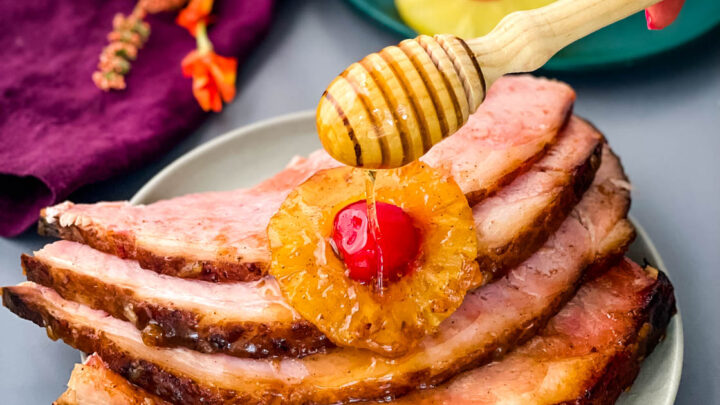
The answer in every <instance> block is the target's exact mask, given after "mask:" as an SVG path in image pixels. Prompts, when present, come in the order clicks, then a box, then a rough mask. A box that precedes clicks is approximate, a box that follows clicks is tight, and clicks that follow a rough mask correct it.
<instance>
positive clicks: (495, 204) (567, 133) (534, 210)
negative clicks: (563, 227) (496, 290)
mask: <svg viewBox="0 0 720 405" xmlns="http://www.w3.org/2000/svg"><path fill="white" fill-rule="evenodd" d="M601 152H602V135H600V133H599V132H598V131H597V130H595V128H594V127H593V126H592V125H590V124H588V123H587V122H585V121H583V120H582V119H580V118H578V117H575V116H573V117H571V118H570V121H569V122H568V125H567V127H566V128H565V129H564V130H563V131H562V132H561V134H560V136H559V137H558V140H557V143H556V144H555V145H554V146H553V147H551V148H550V149H548V152H547V154H545V156H544V157H543V158H542V159H540V160H539V161H538V162H537V163H535V164H533V165H532V166H531V167H530V169H529V170H528V171H527V172H525V173H523V174H522V175H520V176H518V177H517V178H516V179H515V180H514V181H513V182H512V183H510V184H509V185H507V186H506V187H503V188H502V189H500V190H499V191H498V192H497V193H496V194H494V195H493V196H492V197H489V198H486V199H484V200H483V201H481V202H480V203H478V204H475V206H473V217H474V218H475V229H476V231H477V234H478V262H479V263H480V270H481V271H482V272H483V273H485V274H484V278H485V279H487V280H493V279H495V278H497V277H498V276H501V275H502V274H504V271H505V270H507V269H509V268H511V267H514V266H516V265H518V264H520V263H521V262H522V261H523V260H525V259H527V258H528V256H530V255H531V254H532V253H533V252H535V251H536V250H537V249H538V248H539V247H540V246H542V244H543V243H544V242H545V240H547V238H548V236H549V235H550V234H551V233H552V232H554V231H555V230H556V229H557V228H558V227H559V226H560V224H561V223H562V222H563V221H564V220H565V217H566V216H567V214H568V213H569V212H570V211H571V210H572V208H573V207H574V206H575V205H576V204H577V203H578V201H580V198H581V197H582V195H583V193H584V192H585V190H587V187H588V186H589V185H590V183H592V180H593V178H594V176H595V172H596V170H597V168H598V166H599V165H600V161H601Z"/></svg>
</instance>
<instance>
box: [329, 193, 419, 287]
mask: <svg viewBox="0 0 720 405" xmlns="http://www.w3.org/2000/svg"><path fill="white" fill-rule="evenodd" d="M375 206H376V208H375V210H376V212H377V218H378V228H379V232H376V233H377V235H376V236H377V239H376V238H373V235H372V234H371V232H370V228H369V221H368V215H367V203H366V202H365V200H360V201H357V202H355V203H352V204H350V205H348V206H347V207H345V208H343V209H342V210H340V212H338V213H337V215H336V216H335V222H334V224H333V234H332V240H333V242H334V243H335V247H336V248H337V250H338V253H340V255H341V256H342V258H343V260H344V261H345V266H346V267H347V269H348V275H349V276H350V278H352V279H353V280H356V281H359V282H362V283H366V282H369V281H371V280H373V279H377V278H378V274H379V271H380V268H382V274H383V279H386V280H397V279H398V278H400V277H402V276H403V275H405V274H406V273H407V272H408V270H409V266H408V265H409V263H410V262H412V261H413V260H414V259H415V257H416V256H417V254H418V246H419V239H420V238H419V234H418V230H417V229H416V228H415V227H414V226H413V223H412V218H410V216H409V215H408V214H406V213H405V211H403V210H402V208H400V207H398V206H395V205H392V204H388V203H383V202H378V203H376V205H375ZM378 241H379V242H378Z"/></svg>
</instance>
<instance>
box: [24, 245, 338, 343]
mask: <svg viewBox="0 0 720 405" xmlns="http://www.w3.org/2000/svg"><path fill="white" fill-rule="evenodd" d="M22 264H23V269H24V271H25V274H26V275H27V278H28V280H30V281H35V282H37V283H40V284H42V285H45V286H48V287H52V288H53V289H55V291H57V292H58V293H59V294H60V295H61V296H63V297H64V298H65V299H69V300H73V301H77V302H81V303H84V304H86V305H89V306H91V307H93V308H96V309H102V310H104V311H106V312H108V313H110V314H111V315H112V316H114V317H116V318H119V319H124V320H126V321H129V322H132V323H133V324H134V325H135V326H136V327H137V328H138V329H139V330H140V331H141V332H142V339H143V341H144V342H145V344H149V345H161V346H185V347H189V348H191V349H193V350H197V351H200V352H204V353H214V352H225V353H228V354H231V355H234V356H239V357H274V356H294V357H298V356H304V355H307V354H311V353H316V352H318V351H321V350H322V349H324V348H325V347H327V346H331V344H330V342H329V341H328V339H327V338H326V337H325V336H324V335H323V334H322V333H320V331H319V330H317V328H315V327H314V326H313V325H312V324H311V323H309V322H307V321H305V320H304V319H302V318H301V317H300V315H299V314H298V313H297V312H296V311H295V310H293V309H292V307H291V306H290V305H289V304H288V303H287V302H286V301H285V299H284V298H283V297H282V295H281V293H280V289H279V286H278V285H277V282H276V281H275V279H273V278H265V279H262V280H259V281H248V282H243V283H212V282H208V281H201V280H186V279H182V278H178V277H172V276H167V275H163V274H157V273H155V272H152V271H149V270H144V269H142V268H140V266H139V265H138V263H137V262H136V261H133V260H123V259H120V258H118V257H116V256H112V255H109V254H107V253H102V252H100V251H98V250H95V249H93V248H91V247H89V246H87V245H83V244H80V243H76V242H70V241H59V242H55V243H52V244H49V245H47V246H45V247H44V248H43V249H41V250H39V251H37V252H35V256H34V257H30V256H27V255H23V257H22Z"/></svg>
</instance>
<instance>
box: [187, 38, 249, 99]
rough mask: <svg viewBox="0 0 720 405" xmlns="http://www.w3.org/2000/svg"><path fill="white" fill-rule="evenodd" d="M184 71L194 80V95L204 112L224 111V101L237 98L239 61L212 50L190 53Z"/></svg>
mask: <svg viewBox="0 0 720 405" xmlns="http://www.w3.org/2000/svg"><path fill="white" fill-rule="evenodd" d="M182 71H183V74H184V75H185V76H186V77H192V79H193V95H194V96H195V99H196V100H197V101H198V104H200V107H202V109H203V110H205V111H209V110H213V111H215V112H219V111H220V110H222V103H223V101H224V102H226V103H228V102H230V101H232V99H233V98H234V97H235V77H236V73H235V72H236V71H237V60H236V59H235V58H226V57H224V56H220V55H218V54H216V53H215V52H213V51H212V50H209V51H205V52H200V51H192V52H190V53H189V54H188V55H187V56H186V57H185V58H184V59H183V61H182Z"/></svg>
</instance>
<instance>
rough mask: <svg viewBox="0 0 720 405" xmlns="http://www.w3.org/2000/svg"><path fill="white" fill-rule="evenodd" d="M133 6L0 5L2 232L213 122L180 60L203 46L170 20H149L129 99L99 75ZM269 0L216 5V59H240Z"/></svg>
mask: <svg viewBox="0 0 720 405" xmlns="http://www.w3.org/2000/svg"><path fill="white" fill-rule="evenodd" d="M134 4H135V2H134V1H132V0H117V1H102V0H69V1H57V0H24V1H3V2H0V26H2V27H3V28H2V34H1V35H0V61H1V62H0V93H1V94H2V96H1V99H0V235H2V236H13V235H17V234H19V233H20V232H22V231H23V230H25V229H26V228H27V227H28V226H30V225H31V224H33V223H34V222H35V221H36V220H37V217H38V213H39V210H40V209H41V208H43V207H45V206H47V205H51V204H53V203H56V202H58V201H60V200H62V199H63V198H66V197H67V196H68V194H70V192H72V191H73V190H75V189H77V188H78V187H80V186H82V185H85V184H88V183H92V182H96V181H99V180H104V179H107V178H109V177H111V176H113V175H117V174H119V173H122V172H124V171H126V170H128V169H130V168H133V167H137V166H139V165H141V164H142V163H144V162H147V161H149V160H150V159H152V158H153V157H156V156H157V155H158V154H160V153H163V152H165V151H166V150H167V149H168V148H169V147H170V146H172V145H173V144H174V143H175V142H177V141H178V140H179V139H180V138H181V137H182V136H183V135H185V134H187V133H188V132H190V131H192V130H193V129H194V128H195V127H196V126H197V125H198V124H199V123H200V121H201V120H202V118H203V117H205V116H206V115H205V113H203V111H202V110H201V109H200V107H199V106H198V104H197V102H196V101H195V99H194V98H193V95H192V90H191V79H189V78H185V77H183V76H182V72H181V70H180V61H181V60H182V58H183V57H184V56H185V55H186V54H187V53H188V52H190V51H191V50H192V49H194V47H195V40H194V38H192V37H191V36H190V34H189V33H188V32H187V31H185V30H184V29H183V28H181V27H179V26H177V25H175V23H174V19H175V15H176V14H174V13H172V14H171V13H168V14H158V15H151V16H149V17H148V21H149V22H150V25H151V31H152V33H151V35H150V39H149V41H148V42H147V44H145V46H144V47H143V49H142V50H141V51H140V53H139V55H138V58H137V60H135V61H134V62H133V64H132V69H131V71H130V74H129V75H128V76H127V86H128V88H127V89H126V90H121V91H115V92H110V93H105V92H102V91H100V90H99V89H98V88H96V87H95V85H94V84H93V82H92V80H91V75H92V73H93V71H94V70H95V68H96V65H97V62H98V56H99V55H100V51H101V50H102V49H103V47H104V46H105V45H106V44H107V40H106V36H107V34H108V32H110V30H111V29H112V18H113V16H114V15H115V13H118V12H122V13H123V14H128V13H129V12H130V11H132V8H133V6H134ZM272 7H273V0H217V1H216V6H215V9H214V10H215V14H216V15H217V19H216V21H215V23H214V24H213V25H211V26H210V28H209V34H210V38H211V39H212V41H213V44H214V46H215V50H216V51H217V52H218V53H219V54H221V55H226V56H236V57H238V58H239V59H240V61H242V58H244V57H245V55H247V53H248V52H249V51H250V50H251V49H252V48H253V47H254V46H255V45H256V44H257V43H258V41H259V40H260V38H261V37H262V35H263V33H264V32H265V30H266V29H267V27H268V25H269V23H270V17H271V11H272Z"/></svg>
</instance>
